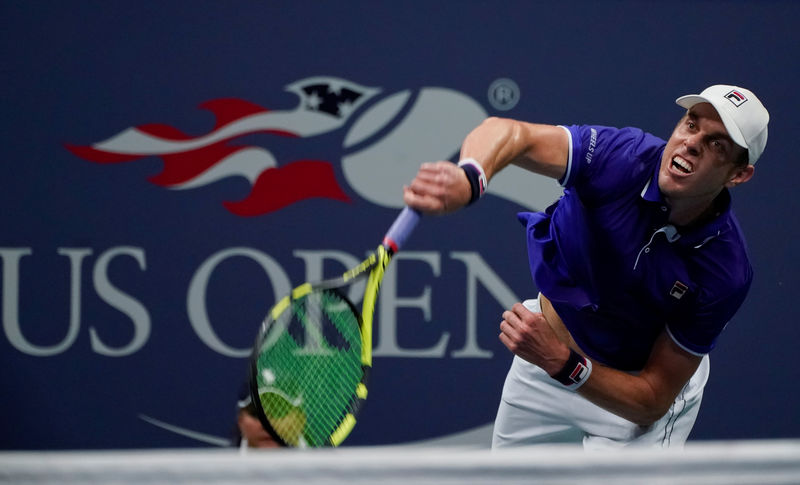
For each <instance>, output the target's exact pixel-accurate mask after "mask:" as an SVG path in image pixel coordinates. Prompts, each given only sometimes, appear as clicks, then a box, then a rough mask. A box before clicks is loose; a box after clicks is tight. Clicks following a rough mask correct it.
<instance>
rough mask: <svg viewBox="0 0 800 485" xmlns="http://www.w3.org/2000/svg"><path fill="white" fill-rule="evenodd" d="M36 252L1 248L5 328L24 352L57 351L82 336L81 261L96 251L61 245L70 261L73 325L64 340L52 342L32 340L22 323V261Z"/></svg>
mask: <svg viewBox="0 0 800 485" xmlns="http://www.w3.org/2000/svg"><path fill="white" fill-rule="evenodd" d="M31 254H33V251H32V250H31V249H30V248H0V257H2V260H3V331H4V332H5V334H6V337H8V340H9V342H11V345H13V346H14V348H16V349H17V350H19V351H20V352H22V353H25V354H28V355H33V356H36V357H47V356H51V355H57V354H60V353H61V352H64V351H65V350H67V349H68V348H69V347H70V346H71V345H72V344H73V342H75V339H76V338H77V336H78V330H79V329H80V325H81V263H82V261H83V258H85V257H86V256H88V255H90V254H92V250H91V249H87V248H73V249H69V248H59V249H58V254H61V255H64V256H67V257H68V258H69V262H70V275H71V276H70V285H71V286H70V288H71V291H70V313H69V328H68V329H67V334H66V336H64V338H63V339H62V340H61V342H59V343H57V344H55V345H50V346H37V345H34V344H32V343H30V342H29V341H28V340H27V339H26V338H25V336H24V335H22V329H21V327H20V323H19V280H20V277H19V262H20V259H21V258H22V257H23V256H29V255H31Z"/></svg>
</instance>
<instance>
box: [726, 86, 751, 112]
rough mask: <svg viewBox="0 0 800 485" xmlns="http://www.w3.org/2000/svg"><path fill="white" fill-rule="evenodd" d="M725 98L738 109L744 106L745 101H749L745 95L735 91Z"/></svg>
mask: <svg viewBox="0 0 800 485" xmlns="http://www.w3.org/2000/svg"><path fill="white" fill-rule="evenodd" d="M725 97H726V98H728V101H730V102H731V103H733V105H734V106H736V107H737V108H738V107H739V106H741V105H743V104H744V102H745V101H747V98H746V97H745V95H744V94H742V93H740V92H739V91H737V90H735V89H734V90H732V91H731V92H729V93H728V94H726V95H725Z"/></svg>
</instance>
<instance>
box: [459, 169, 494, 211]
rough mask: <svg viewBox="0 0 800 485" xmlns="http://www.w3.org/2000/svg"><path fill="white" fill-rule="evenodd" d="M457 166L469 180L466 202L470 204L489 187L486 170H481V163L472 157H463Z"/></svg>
mask: <svg viewBox="0 0 800 485" xmlns="http://www.w3.org/2000/svg"><path fill="white" fill-rule="evenodd" d="M458 166H459V167H461V169H462V170H463V171H464V175H466V176H467V180H468V181H469V186H470V199H469V202H468V204H472V203H474V202H475V201H476V200H478V199H480V198H481V197H483V194H484V193H486V189H487V188H488V187H489V181H488V180H487V178H486V172H484V171H483V167H482V166H481V164H480V163H478V161H477V160H475V159H474V158H464V159H462V160H461V161H460V162H458Z"/></svg>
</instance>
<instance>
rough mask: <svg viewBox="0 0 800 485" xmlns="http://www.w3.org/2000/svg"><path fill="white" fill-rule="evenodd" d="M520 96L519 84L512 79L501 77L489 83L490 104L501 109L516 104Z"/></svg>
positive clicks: (506, 108) (508, 108)
mask: <svg viewBox="0 0 800 485" xmlns="http://www.w3.org/2000/svg"><path fill="white" fill-rule="evenodd" d="M519 96H520V94H519V86H517V83H515V82H514V81H512V80H511V79H506V78H500V79H497V80H495V81H494V82H493V83H492V84H491V85H489V104H491V105H492V106H493V107H494V108H495V109H498V110H500V111H508V110H510V109H511V108H513V107H514V106H516V105H517V103H518V102H519Z"/></svg>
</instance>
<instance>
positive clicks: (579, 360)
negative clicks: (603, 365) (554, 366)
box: [552, 349, 592, 390]
mask: <svg viewBox="0 0 800 485" xmlns="http://www.w3.org/2000/svg"><path fill="white" fill-rule="evenodd" d="M591 374H592V361H590V360H587V359H586V358H584V357H583V356H582V355H581V354H579V353H577V352H575V351H574V350H572V349H570V353H569V359H567V363H566V364H564V367H563V368H562V369H561V370H560V371H558V373H557V374H555V375H554V376H552V378H553V379H555V380H557V381H558V382H560V383H561V384H563V385H565V386H567V387H568V388H569V389H573V390H575V389H577V388H579V387H581V386H582V385H583V383H584V382H586V379H588V378H589V376H590V375H591Z"/></svg>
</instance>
